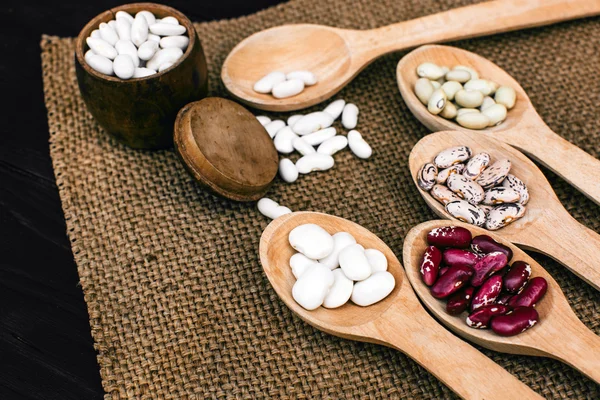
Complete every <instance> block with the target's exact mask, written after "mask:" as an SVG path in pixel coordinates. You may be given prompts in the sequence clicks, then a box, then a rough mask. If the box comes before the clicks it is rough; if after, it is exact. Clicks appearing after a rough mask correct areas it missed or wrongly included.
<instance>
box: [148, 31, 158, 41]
mask: <svg viewBox="0 0 600 400" xmlns="http://www.w3.org/2000/svg"><path fill="white" fill-rule="evenodd" d="M148 40H152V41H155V42H160V36H158V35H155V34H154V33H149V34H148Z"/></svg>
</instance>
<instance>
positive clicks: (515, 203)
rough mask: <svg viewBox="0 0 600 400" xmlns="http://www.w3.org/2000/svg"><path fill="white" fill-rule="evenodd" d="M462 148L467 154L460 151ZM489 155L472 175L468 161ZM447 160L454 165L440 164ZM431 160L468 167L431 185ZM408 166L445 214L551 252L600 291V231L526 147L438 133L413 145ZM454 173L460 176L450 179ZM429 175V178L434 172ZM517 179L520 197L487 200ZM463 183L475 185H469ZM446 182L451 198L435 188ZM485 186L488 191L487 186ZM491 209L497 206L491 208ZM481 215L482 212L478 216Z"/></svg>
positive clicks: (527, 246) (427, 197)
mask: <svg viewBox="0 0 600 400" xmlns="http://www.w3.org/2000/svg"><path fill="white" fill-rule="evenodd" d="M460 149H464V150H465V152H466V153H467V154H466V155H464V154H460V151H458V150H460ZM484 154H487V155H489V159H488V161H489V162H488V163H484V164H482V165H480V168H479V171H480V172H479V176H478V177H477V178H474V177H473V176H472V175H470V174H471V172H472V171H471V168H470V165H469V164H470V163H469V162H467V160H468V159H470V160H475V159H476V155H484ZM449 155H452V157H453V158H452V157H449ZM442 156H443V157H442ZM470 160H469V161H470ZM442 161H444V162H447V163H448V164H443V165H442V164H440V163H441V162H442ZM463 161H465V162H467V166H469V168H467V166H465V164H463ZM428 163H429V164H433V165H434V166H435V165H439V166H440V167H446V165H449V164H453V165H452V166H462V167H464V168H463V169H461V168H458V170H460V172H458V170H457V171H448V169H444V170H442V169H441V168H440V171H439V172H438V173H437V174H438V176H439V175H441V174H442V172H444V171H445V172H446V173H449V177H448V178H446V180H445V182H444V181H440V180H439V179H437V180H436V179H435V177H434V182H436V183H434V184H433V185H432V187H431V188H430V187H429V186H426V185H424V182H422V179H421V178H423V177H424V176H423V174H422V172H423V166H424V165H425V164H428ZM408 164H409V168H410V172H411V175H412V177H413V181H414V182H415V185H416V186H417V187H418V188H419V193H420V194H421V196H422V197H423V199H424V200H425V202H426V203H427V204H428V205H429V207H430V208H431V209H432V210H433V211H434V212H435V213H436V214H437V215H439V216H440V217H443V218H448V219H457V220H460V221H463V222H469V223H471V224H473V225H480V226H482V227H485V228H486V229H488V230H493V231H494V232H495V233H497V234H498V235H500V236H502V237H503V238H505V239H507V240H509V241H511V242H513V243H514V244H516V245H518V246H521V247H522V248H524V249H530V250H534V251H537V252H540V253H542V254H546V255H548V256H550V257H552V258H553V259H555V260H557V261H558V262H560V263H561V264H562V265H564V266H565V267H567V268H568V269H570V270H571V271H572V272H573V273H575V274H576V275H578V276H579V277H580V278H581V279H583V280H584V281H586V282H587V283H589V284H590V285H592V286H593V287H594V288H596V289H598V290H600V235H599V234H598V233H596V232H595V231H593V230H591V229H589V228H586V227H585V226H583V225H582V224H581V223H579V222H578V221H577V220H575V219H574V218H573V217H572V216H571V214H569V212H568V211H567V210H566V209H565V208H564V207H563V205H562V204H561V202H560V200H559V199H558V197H556V194H555V193H554V191H553V190H552V186H550V183H549V182H548V180H547V179H546V177H545V176H544V174H543V173H542V171H540V169H539V168H538V167H537V166H536V165H535V164H534V163H533V162H532V161H531V160H530V159H528V158H527V157H525V155H523V154H522V153H521V152H520V151H518V150H516V149H514V148H513V147H511V146H509V145H507V144H505V143H502V142H501V141H498V140H496V139H494V138H493V137H492V136H489V135H481V133H480V132H461V131H445V132H435V133H432V134H430V135H427V136H425V137H424V138H422V139H421V140H419V142H418V143H417V144H416V145H415V147H413V149H412V151H411V153H410V155H409V159H408ZM500 164H501V165H500ZM452 166H451V167H452ZM486 171H489V172H486ZM451 177H459V179H453V180H454V181H455V182H450V183H449V182H448V180H449V179H451ZM424 178H426V179H429V177H428V176H425V177H424ZM442 178H443V177H442ZM507 179H508V181H507ZM420 181H421V182H420ZM505 181H506V182H505ZM517 181H518V182H519V183H520V184H522V185H523V186H524V189H525V190H524V191H520V190H519V192H520V194H519V196H518V197H517V198H513V199H508V198H507V199H503V198H502V197H501V195H499V194H498V193H499V192H497V193H496V194H495V195H494V196H491V199H488V200H492V201H486V199H487V198H488V195H489V193H490V192H491V191H494V190H497V189H496V188H498V189H505V190H506V191H510V190H509V189H510V188H511V187H513V188H516V186H514V183H515V182H517ZM469 182H470V183H469ZM459 183H461V184H466V183H469V187H468V189H465V188H463V187H462V186H460V185H459ZM444 184H445V185H446V186H447V187H448V190H446V193H447V195H446V196H445V197H446V198H445V197H444V196H440V195H438V193H436V192H435V190H434V187H438V186H441V187H442V189H443V188H444V186H443V185H444ZM478 186H481V187H480V188H478ZM484 187H485V188H486V189H484V190H482V189H483V188H484ZM474 188H475V189H479V190H480V191H481V194H482V196H480V197H479V198H476V197H475V196H473V195H472V194H473V193H476V191H475V190H474ZM521 189H523V188H521ZM452 196H457V197H459V199H454V197H452ZM486 203H487V204H489V205H491V206H486ZM485 207H491V209H490V210H485ZM463 211H464V212H463ZM515 212H516V213H515ZM477 214H481V216H480V217H476V215H477ZM472 218H475V219H472Z"/></svg>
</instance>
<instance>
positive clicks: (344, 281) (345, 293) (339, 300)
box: [323, 268, 354, 308]
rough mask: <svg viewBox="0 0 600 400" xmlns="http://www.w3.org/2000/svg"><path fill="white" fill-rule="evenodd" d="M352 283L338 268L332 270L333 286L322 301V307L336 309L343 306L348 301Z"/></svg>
mask: <svg viewBox="0 0 600 400" xmlns="http://www.w3.org/2000/svg"><path fill="white" fill-rule="evenodd" d="M353 288H354V282H352V281H351V280H350V279H348V278H347V277H346V275H344V272H343V271H342V270H341V269H340V268H338V269H335V270H333V285H332V286H331V288H330V289H329V293H327V296H325V300H323V307H325V308H338V307H341V306H343V305H344V304H346V303H347V302H348V300H350V296H352V289H353Z"/></svg>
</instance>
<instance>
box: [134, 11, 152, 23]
mask: <svg viewBox="0 0 600 400" xmlns="http://www.w3.org/2000/svg"><path fill="white" fill-rule="evenodd" d="M138 15H142V16H144V18H145V19H146V23H147V24H148V26H150V25H154V23H156V17H155V16H154V14H152V13H151V12H150V11H147V10H143V11H140V12H138V13H137V14H135V17H136V18H137V16H138Z"/></svg>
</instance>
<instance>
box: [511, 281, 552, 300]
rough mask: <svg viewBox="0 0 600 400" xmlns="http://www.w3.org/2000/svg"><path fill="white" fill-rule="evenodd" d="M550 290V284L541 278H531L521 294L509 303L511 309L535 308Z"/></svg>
mask: <svg viewBox="0 0 600 400" xmlns="http://www.w3.org/2000/svg"><path fill="white" fill-rule="evenodd" d="M546 290H548V282H546V280H545V279H544V278H542V277H540V276H536V277H535V278H531V279H530V280H529V282H527V285H525V288H523V290H522V291H521V293H519V294H517V295H515V296H514V297H512V298H511V299H510V300H509V301H508V305H509V306H511V307H533V306H535V305H536V304H537V302H538V301H540V300H541V299H542V297H544V295H545V294H546Z"/></svg>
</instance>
